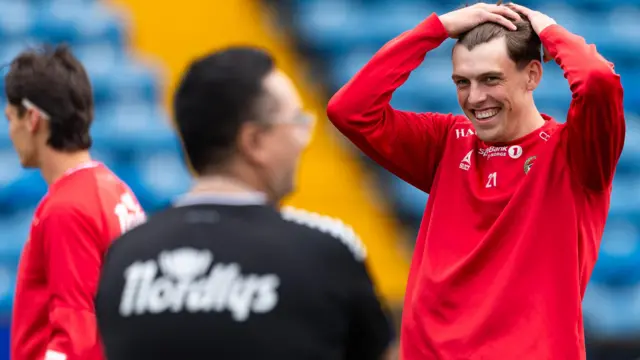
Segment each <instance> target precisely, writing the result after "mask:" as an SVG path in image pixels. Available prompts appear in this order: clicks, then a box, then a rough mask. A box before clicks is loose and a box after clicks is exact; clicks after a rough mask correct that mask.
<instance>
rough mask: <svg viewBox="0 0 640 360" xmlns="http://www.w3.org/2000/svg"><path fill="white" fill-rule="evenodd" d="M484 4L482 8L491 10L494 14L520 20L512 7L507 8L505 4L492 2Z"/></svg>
mask: <svg viewBox="0 0 640 360" xmlns="http://www.w3.org/2000/svg"><path fill="white" fill-rule="evenodd" d="M483 5H484V9H485V10H487V11H489V12H492V13H494V14H500V15H502V16H504V17H506V18H508V19H511V20H513V21H518V20H520V15H518V13H516V12H515V11H513V10H512V9H509V8H508V7H506V6H503V5H493V4H483Z"/></svg>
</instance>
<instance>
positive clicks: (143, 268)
mask: <svg viewBox="0 0 640 360" xmlns="http://www.w3.org/2000/svg"><path fill="white" fill-rule="evenodd" d="M212 264H213V266H212ZM209 269H210V270H209ZM207 270H209V271H208V273H207ZM240 270H241V269H240V265H239V264H237V263H228V264H224V263H217V264H214V263H213V254H212V253H211V252H210V251H209V250H206V249H203V250H198V249H193V248H187V247H184V248H180V249H176V250H170V251H163V252H162V253H160V255H159V256H158V260H157V261H156V260H147V261H137V262H135V263H133V264H131V265H130V266H129V267H128V268H127V269H126V270H125V273H124V277H125V285H124V290H123V292H122V298H121V301H120V314H121V315H122V316H124V317H128V316H135V315H143V314H146V313H149V314H159V313H163V312H172V313H177V312H182V311H184V312H188V313H197V312H212V311H214V312H223V311H229V312H230V313H231V317H232V318H233V319H234V320H236V321H239V322H241V321H245V320H247V319H248V318H249V315H250V314H251V313H252V312H253V313H267V312H269V311H271V310H273V309H274V308H275V306H276V305H277V304H278V292H277V288H278V286H279V285H280V278H279V277H278V276H277V275H275V274H266V275H257V274H248V275H243V274H242V273H241V272H240ZM158 275H159V276H158Z"/></svg>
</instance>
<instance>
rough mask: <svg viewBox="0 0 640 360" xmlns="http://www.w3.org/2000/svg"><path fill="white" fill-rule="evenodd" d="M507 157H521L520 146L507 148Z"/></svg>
mask: <svg viewBox="0 0 640 360" xmlns="http://www.w3.org/2000/svg"><path fill="white" fill-rule="evenodd" d="M508 152H509V157H510V158H512V159H517V158H519V157H520V156H522V146H520V145H513V146H511V147H509V150H508Z"/></svg>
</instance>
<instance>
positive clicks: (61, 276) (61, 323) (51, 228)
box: [41, 207, 102, 360]
mask: <svg viewBox="0 0 640 360" xmlns="http://www.w3.org/2000/svg"><path fill="white" fill-rule="evenodd" d="M41 221H42V224H43V225H42V226H43V233H44V243H45V259H46V261H47V271H48V274H47V275H48V278H49V292H50V296H51V298H50V301H49V323H50V325H51V328H52V333H51V337H50V340H49V345H48V347H47V350H48V351H49V352H50V353H54V354H56V353H57V354H58V355H57V357H56V356H54V357H53V358H60V359H65V360H80V359H86V358H87V354H91V351H95V350H94V348H95V346H96V344H97V342H98V336H97V334H98V333H97V331H98V330H97V325H96V317H95V311H94V302H93V299H94V296H95V294H96V291H97V283H98V278H99V274H100V266H101V264H102V251H101V247H100V246H99V244H100V243H99V239H100V234H99V230H98V228H97V226H96V224H95V222H94V220H93V219H91V218H90V217H88V216H87V215H86V214H85V213H83V212H81V211H80V210H78V209H74V208H72V207H58V208H53V209H51V212H49V213H48V215H47V216H46V217H45V218H44V219H41ZM60 354H64V355H66V358H64V357H62V356H61V355H60Z"/></svg>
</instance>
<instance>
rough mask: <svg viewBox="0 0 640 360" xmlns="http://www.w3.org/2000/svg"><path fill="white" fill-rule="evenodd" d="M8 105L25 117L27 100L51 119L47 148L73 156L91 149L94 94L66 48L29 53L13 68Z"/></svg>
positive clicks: (8, 81) (7, 85)
mask: <svg viewBox="0 0 640 360" xmlns="http://www.w3.org/2000/svg"><path fill="white" fill-rule="evenodd" d="M4 81H5V93H6V96H7V100H8V101H9V104H11V105H13V106H15V107H17V108H18V115H20V116H22V115H23V114H24V113H25V111H26V109H25V107H24V106H23V103H22V102H23V100H25V99H28V100H29V101H31V102H32V103H33V104H35V105H36V106H38V108H40V109H42V111H43V112H46V113H47V114H48V115H49V117H50V119H49V120H48V121H49V129H50V134H49V138H48V139H47V144H48V145H49V146H51V147H52V148H54V149H56V150H59V151H65V152H73V151H78V150H87V149H89V148H90V147H91V143H92V141H91V135H90V134H89V129H90V127H91V123H92V122H93V92H92V89H91V82H90V81H89V77H88V76H87V72H86V70H85V69H84V66H82V64H81V63H80V61H78V59H76V58H75V56H73V54H72V53H71V50H70V49H69V48H68V47H67V46H66V45H61V46H57V47H55V48H52V47H44V48H42V49H29V50H26V51H24V52H22V53H20V54H19V55H18V56H17V57H16V58H15V59H14V60H13V61H12V62H11V64H10V66H9V72H8V73H7V75H6V76H5V79H4Z"/></svg>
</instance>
